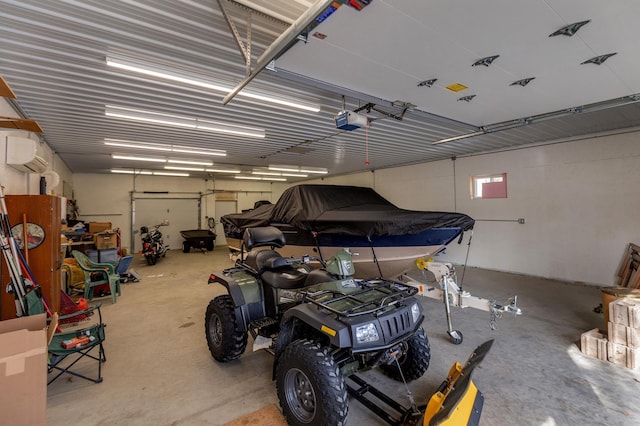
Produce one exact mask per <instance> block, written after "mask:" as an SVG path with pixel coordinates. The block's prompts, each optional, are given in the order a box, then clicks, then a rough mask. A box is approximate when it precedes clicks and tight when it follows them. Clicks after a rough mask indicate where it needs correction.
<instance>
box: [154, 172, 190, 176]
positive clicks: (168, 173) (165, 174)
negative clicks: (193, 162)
mask: <svg viewBox="0 0 640 426" xmlns="http://www.w3.org/2000/svg"><path fill="white" fill-rule="evenodd" d="M153 174H154V175H157V176H181V177H189V173H174V172H153Z"/></svg>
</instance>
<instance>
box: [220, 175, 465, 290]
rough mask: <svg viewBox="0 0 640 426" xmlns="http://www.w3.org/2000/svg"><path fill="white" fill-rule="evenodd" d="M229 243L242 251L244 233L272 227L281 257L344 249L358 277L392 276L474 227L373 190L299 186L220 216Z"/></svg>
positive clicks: (319, 254) (322, 254)
mask: <svg viewBox="0 0 640 426" xmlns="http://www.w3.org/2000/svg"><path fill="white" fill-rule="evenodd" d="M220 221H221V223H222V224H223V228H224V233H225V237H226V239H227V244H228V246H229V249H230V250H231V251H232V252H235V253H237V252H239V251H240V250H241V244H242V236H243V234H244V230H245V229H246V228H250V227H256V226H275V227H277V228H279V229H280V230H281V231H282V232H283V234H284V236H285V239H286V245H285V246H284V247H283V248H282V249H279V250H278V251H279V252H280V253H281V254H282V255H283V256H293V257H301V256H303V255H309V256H315V257H319V258H321V259H328V258H329V257H331V256H332V255H333V253H335V252H336V251H338V250H342V249H345V248H348V249H349V250H350V251H351V253H352V255H353V261H354V264H355V268H356V277H358V278H370V277H396V276H399V275H401V274H403V273H405V272H407V271H409V270H411V269H413V268H415V261H416V260H417V259H418V258H428V257H431V256H433V255H435V254H437V253H439V252H440V251H442V250H443V249H444V248H445V247H446V246H447V244H449V243H450V242H451V241H453V240H455V239H456V238H460V239H461V237H462V234H463V233H464V232H465V231H468V230H470V229H472V228H473V225H474V223H475V221H474V220H473V219H472V218H471V217H469V216H467V215H465V214H462V213H452V212H437V211H414V210H405V209H401V208H398V207H396V206H395V205H393V204H392V203H391V202H389V201H388V200H386V199H385V198H383V197H382V196H381V195H380V194H378V193H377V192H375V191H374V190H373V189H372V188H367V187H358V186H342V185H311V184H303V185H296V186H293V187H290V188H288V189H287V190H285V191H284V192H283V194H282V195H281V196H280V198H279V199H278V201H277V202H276V203H275V204H271V203H265V202H258V203H256V206H254V209H251V210H249V211H245V212H243V213H234V214H228V215H225V216H222V217H221V219H220Z"/></svg>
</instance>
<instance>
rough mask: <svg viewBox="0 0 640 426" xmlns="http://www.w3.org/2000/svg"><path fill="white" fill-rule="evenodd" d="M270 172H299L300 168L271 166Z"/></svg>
mask: <svg viewBox="0 0 640 426" xmlns="http://www.w3.org/2000/svg"><path fill="white" fill-rule="evenodd" d="M269 170H279V171H281V172H294V173H295V172H299V171H300V167H297V166H279V165H270V166H269Z"/></svg>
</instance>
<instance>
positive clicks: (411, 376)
mask: <svg viewBox="0 0 640 426" xmlns="http://www.w3.org/2000/svg"><path fill="white" fill-rule="evenodd" d="M407 345H408V346H409V348H408V349H407V353H406V354H404V355H403V356H401V357H400V358H399V359H398V363H399V364H400V369H398V365H397V364H396V363H393V364H390V365H386V364H383V365H380V369H381V370H382V372H383V373H384V374H385V375H387V376H389V377H391V378H392V379H394V380H402V376H404V379H405V380H406V381H408V382H410V381H412V380H416V379H419V378H420V377H422V375H423V374H424V373H425V372H426V371H427V369H428V368H429V361H431V348H430V347H429V340H428V339H427V336H426V335H425V334H424V330H423V329H422V328H420V329H418V331H416V333H415V334H414V335H413V336H411V338H410V339H409V340H407ZM400 370H402V375H401V374H400Z"/></svg>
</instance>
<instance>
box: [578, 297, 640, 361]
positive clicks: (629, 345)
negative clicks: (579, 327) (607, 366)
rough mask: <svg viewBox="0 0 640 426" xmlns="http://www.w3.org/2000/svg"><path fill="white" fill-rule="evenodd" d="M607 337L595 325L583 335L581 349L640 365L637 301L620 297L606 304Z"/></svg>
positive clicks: (596, 356)
mask: <svg viewBox="0 0 640 426" xmlns="http://www.w3.org/2000/svg"><path fill="white" fill-rule="evenodd" d="M608 332H609V333H608V339H607V336H605V335H604V334H602V333H600V332H599V330H598V329H597V328H595V329H593V330H589V331H587V332H585V333H583V334H582V337H581V349H582V352H583V353H584V354H586V355H588V356H590V357H593V358H597V359H601V360H603V361H609V362H612V363H614V364H619V365H623V366H625V367H627V368H631V369H636V368H638V367H640V300H639V299H635V298H621V299H617V300H614V301H613V302H611V303H610V304H609V321H608Z"/></svg>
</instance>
